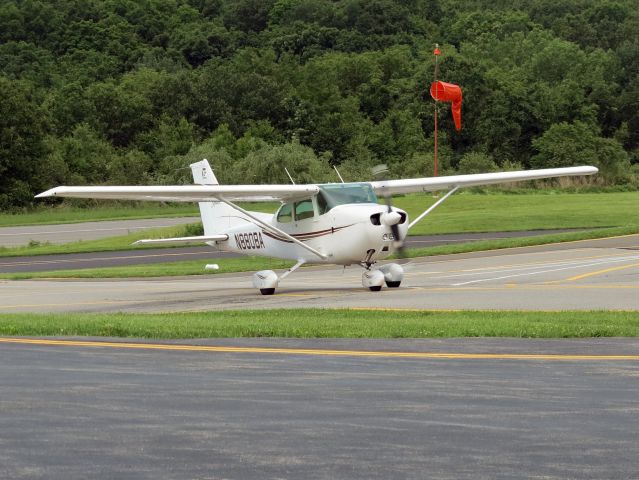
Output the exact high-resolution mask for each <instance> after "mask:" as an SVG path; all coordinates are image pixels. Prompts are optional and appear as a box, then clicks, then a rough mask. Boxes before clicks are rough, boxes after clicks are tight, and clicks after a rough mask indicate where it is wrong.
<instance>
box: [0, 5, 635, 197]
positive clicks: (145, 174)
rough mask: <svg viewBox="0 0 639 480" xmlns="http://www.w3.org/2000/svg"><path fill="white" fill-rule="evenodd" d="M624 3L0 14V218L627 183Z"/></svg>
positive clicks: (630, 45)
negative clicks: (119, 197) (204, 183)
mask: <svg viewBox="0 0 639 480" xmlns="http://www.w3.org/2000/svg"><path fill="white" fill-rule="evenodd" d="M638 32H639V10H638V9H637V8H636V3H635V1H634V0H599V1H596V0H533V1H532V2H525V1H523V0H511V1H509V2H501V1H494V0H493V1H488V0H475V1H460V0H404V1H391V0H57V1H55V2H51V1H44V0H0V207H1V208H12V207H16V206H23V205H28V204H30V202H32V196H33V194H34V193H37V192H38V191H41V190H43V189H45V188H48V187H51V186H53V185H56V184H81V183H129V184H131V183H143V182H175V181H188V170H185V168H184V167H186V166H187V165H188V162H189V161H191V160H199V159H201V158H203V157H206V158H209V159H210V160H211V161H212V163H213V164H214V168H215V169H216V171H217V174H218V177H219V178H220V180H221V181H223V182H242V183H246V182H258V181H259V182H263V181H267V182H286V181H287V177H286V174H285V172H284V169H283V167H284V166H287V167H288V169H289V171H291V172H292V174H293V176H294V177H296V180H298V181H321V180H335V179H336V177H335V173H334V172H333V171H332V170H331V168H330V167H331V165H340V166H341V168H340V171H341V172H342V174H343V176H345V177H349V178H350V179H362V178H365V177H368V176H369V170H368V169H369V168H370V166H371V165H374V164H376V163H380V162H384V163H387V164H388V165H389V166H390V174H391V175H394V176H399V175H402V176H406V175H419V176H424V175H430V174H432V150H433V138H432V131H433V103H432V100H430V98H429V96H428V94H427V89H428V85H429V84H430V82H431V81H432V78H433V65H434V63H433V62H434V56H433V53H432V52H433V46H434V44H435V42H438V43H439V44H440V45H441V49H442V56H441V57H440V62H439V63H440V72H441V75H440V77H441V78H442V79H444V80H446V81H450V82H454V83H458V84H460V85H461V86H462V88H463V91H464V105H463V125H464V128H463V129H462V131H461V132H456V131H455V130H454V129H453V125H452V120H451V119H450V118H449V117H450V115H449V114H448V112H447V110H448V107H447V106H443V105H442V106H441V107H440V108H441V110H442V114H441V116H440V118H441V135H440V138H441V146H440V152H441V162H442V165H443V168H444V170H445V171H446V170H447V171H453V170H458V171H461V172H474V171H486V170H493V169H497V168H500V169H504V168H505V169H509V168H521V167H524V168H529V167H535V168H537V167H546V166H567V165H572V164H586V163H587V164H593V165H597V166H600V167H601V168H602V172H603V174H602V175H600V176H599V178H598V180H597V181H598V182H604V183H607V184H614V183H617V184H618V183H626V184H634V182H636V176H635V173H636V172H637V169H636V168H635V167H636V164H637V163H638V162H639V154H638V151H639V150H638V149H639V105H638V104H639V35H638Z"/></svg>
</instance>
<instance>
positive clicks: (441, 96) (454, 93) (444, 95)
mask: <svg viewBox="0 0 639 480" xmlns="http://www.w3.org/2000/svg"><path fill="white" fill-rule="evenodd" d="M430 96H431V97H433V99H434V100H437V101H440V102H452V105H451V108H450V109H451V111H452V113H453V120H454V121H455V129H457V130H461V106H462V91H461V88H460V87H459V85H455V84H454V83H446V82H439V81H437V82H433V83H432V84H431V85H430Z"/></svg>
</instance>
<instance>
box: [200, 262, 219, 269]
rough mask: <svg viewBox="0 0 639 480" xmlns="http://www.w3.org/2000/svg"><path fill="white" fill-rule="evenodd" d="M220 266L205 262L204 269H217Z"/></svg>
mask: <svg viewBox="0 0 639 480" xmlns="http://www.w3.org/2000/svg"><path fill="white" fill-rule="evenodd" d="M219 269H220V266H219V265H218V264H217V263H207V264H206V267H204V270H219Z"/></svg>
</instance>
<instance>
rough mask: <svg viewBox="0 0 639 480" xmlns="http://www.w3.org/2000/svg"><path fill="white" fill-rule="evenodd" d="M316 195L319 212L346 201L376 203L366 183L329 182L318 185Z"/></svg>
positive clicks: (373, 193)
mask: <svg viewBox="0 0 639 480" xmlns="http://www.w3.org/2000/svg"><path fill="white" fill-rule="evenodd" d="M319 188H320V193H319V194H318V196H317V203H318V207H319V214H320V215H321V214H323V213H326V212H328V211H329V210H330V209H331V208H333V207H336V206H338V205H345V204H348V203H377V196H376V195H375V192H374V191H373V187H371V186H370V184H368V183H330V184H326V185H320V186H319Z"/></svg>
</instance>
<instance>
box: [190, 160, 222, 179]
mask: <svg viewBox="0 0 639 480" xmlns="http://www.w3.org/2000/svg"><path fill="white" fill-rule="evenodd" d="M191 171H192V172H193V183H195V184H196V185H219V182H218V181H217V178H215V174H214V173H213V170H212V169H211V166H210V165H209V161H208V160H207V159H206V158H205V159H204V160H202V161H201V162H197V163H192V164H191Z"/></svg>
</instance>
